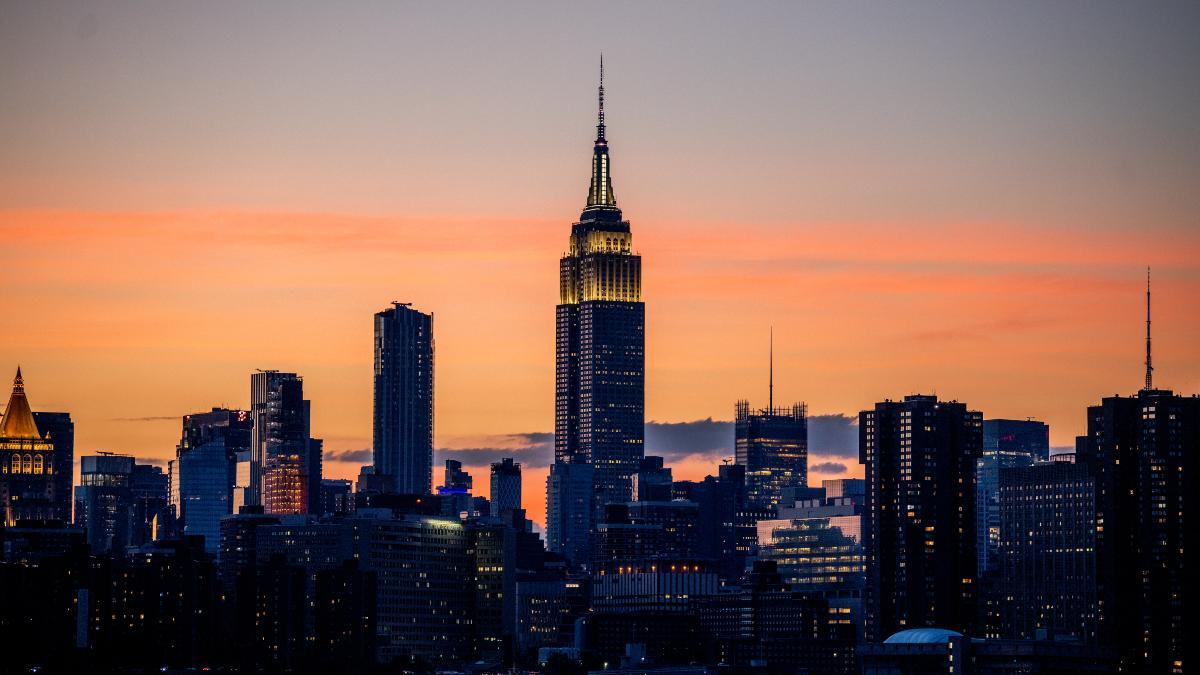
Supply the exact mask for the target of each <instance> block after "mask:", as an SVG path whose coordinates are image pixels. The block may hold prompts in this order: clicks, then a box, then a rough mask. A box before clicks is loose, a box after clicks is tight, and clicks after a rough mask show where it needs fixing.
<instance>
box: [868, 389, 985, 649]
mask: <svg viewBox="0 0 1200 675" xmlns="http://www.w3.org/2000/svg"><path fill="white" fill-rule="evenodd" d="M859 424H860V426H859V461H860V462H862V463H863V464H864V465H865V467H866V502H865V504H864V510H863V512H864V518H863V546H864V550H865V552H866V570H867V583H866V593H865V597H864V602H863V610H864V617H863V629H864V634H865V636H866V639H867V640H869V641H873V642H878V641H880V640H882V639H883V638H885V637H887V636H888V635H891V634H892V633H895V632H897V631H899V630H904V629H907V628H917V627H921V626H941V627H949V628H953V629H955V630H960V631H961V632H969V631H971V630H973V629H974V627H975V623H976V602H977V595H978V592H977V588H976V587H977V583H976V560H975V536H976V531H975V465H976V462H977V460H978V459H979V455H980V452H981V451H982V446H983V428H982V426H983V416H982V415H981V414H980V413H979V412H976V411H971V410H968V409H967V406H966V405H964V404H962V403H958V402H944V401H939V400H938V399H937V397H936V396H920V395H918V396H906V397H905V398H904V400H903V401H884V402H882V403H877V404H875V408H874V409H872V410H864V411H862V412H861V413H860V414H859Z"/></svg>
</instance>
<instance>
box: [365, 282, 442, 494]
mask: <svg viewBox="0 0 1200 675" xmlns="http://www.w3.org/2000/svg"><path fill="white" fill-rule="evenodd" d="M374 461H375V473H376V474H377V475H383V476H388V480H389V481H390V483H391V484H392V486H393V487H392V489H394V490H395V491H396V492H402V493H409V494H422V495H424V494H429V493H430V492H432V490H433V315H432V314H423V313H421V312H418V311H417V310H415V309H413V308H412V307H410V306H409V305H407V304H405V303H399V302H397V303H393V307H392V308H391V309H385V310H383V311H382V312H379V313H378V314H376V315H375V430H374Z"/></svg>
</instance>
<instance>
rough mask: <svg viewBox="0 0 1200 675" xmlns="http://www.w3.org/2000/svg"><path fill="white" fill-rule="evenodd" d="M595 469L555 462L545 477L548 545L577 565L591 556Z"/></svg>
mask: <svg viewBox="0 0 1200 675" xmlns="http://www.w3.org/2000/svg"><path fill="white" fill-rule="evenodd" d="M594 480H595V469H594V467H593V466H592V465H591V464H584V463H581V462H555V463H554V464H552V465H551V466H550V475H549V476H547V478H546V548H547V549H548V550H550V551H553V552H555V553H557V554H559V555H561V556H563V557H564V558H566V559H567V560H569V561H571V562H572V563H575V564H581V563H584V562H587V561H588V560H590V559H591V551H592V547H591V531H592V523H593V522H594V515H595V514H594V513H593V511H592V497H593V484H594Z"/></svg>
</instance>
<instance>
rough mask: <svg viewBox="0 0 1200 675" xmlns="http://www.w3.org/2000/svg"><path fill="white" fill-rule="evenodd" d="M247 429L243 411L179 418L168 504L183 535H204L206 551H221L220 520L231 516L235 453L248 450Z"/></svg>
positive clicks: (248, 422) (248, 424)
mask: <svg viewBox="0 0 1200 675" xmlns="http://www.w3.org/2000/svg"><path fill="white" fill-rule="evenodd" d="M252 427H253V423H252V421H251V416H250V413H248V412H247V411H245V410H227V409H224V408H213V409H212V411H210V412H206V413H196V414H194V415H185V416H184V418H183V433H182V435H181V437H180V439H179V446H178V447H177V448H176V454H175V459H174V460H172V461H171V462H170V465H169V471H168V473H169V475H170V480H171V503H172V504H174V505H175V508H176V513H177V514H178V516H179V520H180V522H181V523H182V526H183V534H185V535H200V536H203V537H204V547H205V549H207V550H208V551H209V552H210V553H216V552H217V550H218V549H219V547H220V534H221V518H223V517H225V516H227V515H229V514H231V513H233V486H234V484H235V482H236V471H237V454H238V453H239V452H243V451H245V450H246V449H247V448H248V447H249V445H250V438H251V431H252Z"/></svg>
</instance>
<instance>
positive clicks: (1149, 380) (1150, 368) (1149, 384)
mask: <svg viewBox="0 0 1200 675" xmlns="http://www.w3.org/2000/svg"><path fill="white" fill-rule="evenodd" d="M1145 388H1146V389H1147V390H1150V389H1153V388H1154V365H1153V363H1152V362H1151V360H1150V267H1149V266H1147V267H1146V387H1145Z"/></svg>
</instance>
